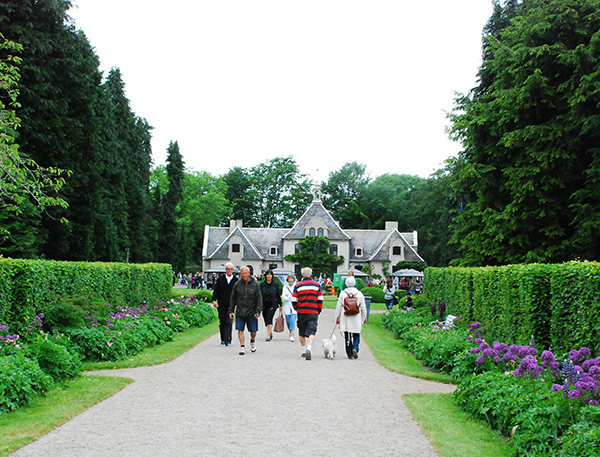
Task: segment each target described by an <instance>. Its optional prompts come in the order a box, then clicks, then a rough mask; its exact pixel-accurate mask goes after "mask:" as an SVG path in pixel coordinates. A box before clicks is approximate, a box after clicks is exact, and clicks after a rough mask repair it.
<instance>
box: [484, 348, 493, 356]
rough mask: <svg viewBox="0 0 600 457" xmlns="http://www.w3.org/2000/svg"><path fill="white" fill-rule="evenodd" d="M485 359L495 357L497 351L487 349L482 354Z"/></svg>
mask: <svg viewBox="0 0 600 457" xmlns="http://www.w3.org/2000/svg"><path fill="white" fill-rule="evenodd" d="M482 354H483V355H484V356H485V357H493V356H495V355H496V351H494V350H493V349H490V348H487V349H484V350H483V353H482Z"/></svg>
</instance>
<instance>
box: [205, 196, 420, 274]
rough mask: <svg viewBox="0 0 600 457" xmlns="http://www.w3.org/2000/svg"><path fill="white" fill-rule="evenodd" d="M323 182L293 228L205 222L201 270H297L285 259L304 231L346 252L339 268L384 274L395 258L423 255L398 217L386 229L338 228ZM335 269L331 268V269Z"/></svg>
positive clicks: (336, 250)
mask: <svg viewBox="0 0 600 457" xmlns="http://www.w3.org/2000/svg"><path fill="white" fill-rule="evenodd" d="M321 195H322V193H321V188H320V186H318V185H315V186H314V187H313V201H312V203H311V204H310V205H309V207H308V208H307V209H306V211H305V212H304V214H302V216H301V217H300V219H298V221H297V222H296V223H295V224H294V226H293V227H292V228H251V227H244V226H243V221H241V220H232V221H230V224H229V227H210V226H208V225H207V226H206V227H205V231H204V247H203V251H202V259H203V268H204V271H207V270H210V269H214V268H218V267H220V266H222V265H224V264H225V263H227V262H232V263H233V265H235V266H236V267H237V268H241V267H243V266H249V267H251V269H252V270H253V272H254V274H257V275H260V274H261V273H264V272H265V271H266V270H268V269H275V268H284V269H287V270H290V271H294V272H296V274H298V273H299V271H300V269H301V268H302V267H304V266H305V265H298V264H295V263H294V262H289V261H287V260H285V256H287V255H288V254H294V253H296V252H298V251H299V248H300V245H299V242H300V240H302V239H303V238H305V237H307V236H324V237H325V238H327V239H328V240H329V242H330V243H331V244H330V253H331V254H334V255H341V256H343V257H344V263H343V264H341V265H340V266H338V267H337V272H339V271H343V270H349V269H352V268H356V269H361V268H362V267H363V266H364V265H365V264H371V265H373V273H376V274H380V275H382V276H383V270H384V268H385V269H387V270H388V274H390V273H392V272H393V271H395V269H394V266H395V265H396V263H397V262H399V261H401V260H403V261H418V262H422V261H423V259H422V258H421V256H419V254H418V253H417V248H418V238H417V232H416V231H415V232H408V233H401V232H399V231H398V222H386V224H385V230H350V229H342V227H340V225H339V223H338V222H337V221H335V220H334V219H333V217H332V216H331V214H330V213H329V211H327V209H326V208H325V207H324V206H323V202H322V200H321ZM334 273H335V272H334Z"/></svg>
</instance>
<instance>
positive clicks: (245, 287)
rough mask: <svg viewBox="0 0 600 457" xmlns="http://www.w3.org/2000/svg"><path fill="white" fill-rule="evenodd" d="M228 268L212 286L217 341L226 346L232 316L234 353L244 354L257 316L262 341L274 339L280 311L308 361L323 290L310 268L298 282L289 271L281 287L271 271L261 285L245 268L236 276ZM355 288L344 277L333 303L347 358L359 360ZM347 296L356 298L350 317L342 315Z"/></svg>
mask: <svg viewBox="0 0 600 457" xmlns="http://www.w3.org/2000/svg"><path fill="white" fill-rule="evenodd" d="M233 271H234V267H233V264H232V263H227V265H226V266H225V274H223V275H221V276H220V277H219V278H218V279H217V281H216V282H215V286H214V288H213V305H214V306H215V307H216V308H217V309H218V312H219V323H220V324H219V330H220V334H221V345H223V346H226V347H231V345H232V330H233V322H234V317H235V328H236V330H237V332H238V339H239V342H240V350H239V354H240V355H245V354H246V344H245V343H246V341H245V330H246V329H247V330H248V332H249V333H250V352H256V349H257V348H256V335H257V332H258V319H259V317H260V315H261V314H262V315H263V319H264V323H265V326H266V329H267V337H266V342H270V341H271V340H272V339H273V318H274V315H275V313H276V312H277V310H279V312H281V313H283V315H284V316H285V321H286V324H287V328H288V331H289V341H290V342H292V343H293V342H295V339H294V333H295V330H296V327H298V337H299V340H300V345H301V346H302V353H301V356H302V357H303V358H305V359H306V360H311V359H312V353H313V344H314V340H315V335H316V333H317V327H318V320H319V315H320V314H321V311H322V310H323V288H322V286H321V284H319V282H318V281H315V280H314V279H312V269H311V268H309V267H305V268H303V269H302V280H301V281H299V282H296V278H295V276H294V275H288V277H287V278H286V283H285V284H284V285H283V290H281V289H280V287H279V283H278V282H277V281H275V280H274V277H273V271H271V270H267V272H266V273H265V280H264V281H263V282H261V283H260V285H259V284H258V283H257V282H256V280H255V279H254V278H253V277H252V276H251V275H250V270H249V269H248V268H247V267H243V268H241V269H240V277H241V278H238V277H236V276H235V275H234V274H233ZM355 286H356V282H355V280H354V278H348V279H347V281H346V288H345V289H344V291H342V292H341V293H340V296H339V299H338V304H337V307H336V323H337V324H339V326H340V330H341V331H342V332H343V333H344V336H345V340H346V354H347V356H348V358H350V359H356V358H358V352H359V344H360V332H361V328H362V324H363V323H364V322H365V321H366V318H367V308H366V304H365V299H364V296H363V295H362V293H361V292H360V291H359V290H358V289H356V288H355ZM350 295H351V296H353V297H356V298H357V302H358V306H359V309H360V312H358V313H357V314H354V315H346V314H345V313H344V300H345V298H346V297H348V296H350Z"/></svg>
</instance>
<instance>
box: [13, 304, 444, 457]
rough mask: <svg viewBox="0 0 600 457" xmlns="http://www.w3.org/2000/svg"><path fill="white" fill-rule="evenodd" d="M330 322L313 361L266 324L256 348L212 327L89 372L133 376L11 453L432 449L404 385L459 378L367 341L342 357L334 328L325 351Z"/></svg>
mask: <svg viewBox="0 0 600 457" xmlns="http://www.w3.org/2000/svg"><path fill="white" fill-rule="evenodd" d="M333 325H334V312H333V310H324V311H323V313H322V315H321V317H320V319H319V332H318V334H317V340H316V341H318V344H315V348H313V360H311V361H310V362H309V361H306V360H304V359H303V358H301V357H300V352H301V350H300V344H299V343H298V341H297V340H296V342H295V343H291V342H289V341H288V340H287V331H286V332H284V333H282V334H275V337H274V338H273V341H271V342H269V343H267V342H265V335H266V332H265V330H264V326H262V323H261V328H260V329H259V333H258V336H257V342H258V350H257V352H256V353H250V351H247V353H246V355H244V356H240V355H238V346H237V345H234V347H233V348H225V347H222V346H221V345H220V339H219V337H218V335H215V336H213V337H211V338H209V339H208V340H206V341H205V342H204V343H202V344H200V345H198V346H196V347H195V348H194V349H192V350H190V351H188V352H187V353H185V354H183V355H182V356H181V357H179V358H177V359H176V360H174V361H173V362H170V363H167V364H164V365H159V366H155V367H144V368H134V369H125V370H113V371H100V372H94V373H93V374H102V375H109V376H123V377H129V378H133V379H135V383H133V384H131V385H129V386H128V387H126V388H125V389H123V390H122V391H120V392H118V393H117V394H116V395H114V396H112V397H111V398H108V399H107V400H105V401H103V402H101V403H99V404H98V405H96V406H94V407H92V408H90V409H89V410H88V411H86V412H84V413H82V414H80V415H79V416H77V417H75V418H74V419H73V420H71V421H70V422H68V423H66V424H64V425H63V426H61V427H59V428H58V429H56V430H54V431H53V432H51V433H49V434H48V435H46V436H44V437H42V438H40V439H39V440H38V441H36V442H34V443H32V444H30V445H28V446H26V447H24V448H22V449H20V450H19V451H17V452H15V453H14V454H12V455H14V456H36V457H37V456H40V455H42V456H45V457H50V456H61V457H65V456H77V457H79V456H108V455H110V456H171V455H172V456H237V455H245V456H260V457H264V456H270V455H272V456H275V457H277V456H286V457H288V456H289V457H292V456H300V455H302V456H305V455H312V456H327V457H332V456H338V455H347V456H415V457H417V456H418V457H429V456H437V455H438V454H437V453H436V451H435V449H434V448H433V446H432V445H431V443H430V442H429V441H428V440H427V438H426V437H425V435H424V434H423V432H422V430H421V428H420V427H419V426H418V424H417V422H416V421H415V419H414V418H413V416H412V415H411V414H410V412H409V411H408V409H407V408H406V406H405V405H404V403H403V402H402V400H401V398H400V396H401V395H403V394H406V393H414V392H451V391H453V390H454V386H451V385H445V384H438V383H434V382H428V381H422V380H419V379H414V378H409V377H406V376H402V375H398V374H395V373H392V372H390V371H388V370H386V369H385V368H383V367H381V366H380V365H379V364H378V363H377V361H376V360H375V358H374V357H373V355H372V354H371V352H370V351H369V349H368V347H367V344H365V341H362V342H361V351H360V356H359V358H358V359H357V360H348V359H347V358H346V356H345V353H344V351H343V346H342V345H341V344H340V342H341V341H343V340H342V338H341V337H340V336H339V332H338V333H337V337H338V354H337V357H336V359H335V360H333V361H330V360H327V359H325V358H324V357H323V352H322V350H321V347H320V346H321V345H320V341H321V339H322V338H327V337H329V335H330V334H331V331H332V329H333ZM234 333H235V331H234ZM234 340H237V335H234ZM342 344H343V343H342ZM248 348H249V344H248Z"/></svg>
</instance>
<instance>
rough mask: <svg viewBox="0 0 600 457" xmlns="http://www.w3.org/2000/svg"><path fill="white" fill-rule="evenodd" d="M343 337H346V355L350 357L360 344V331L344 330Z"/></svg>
mask: <svg viewBox="0 0 600 457" xmlns="http://www.w3.org/2000/svg"><path fill="white" fill-rule="evenodd" d="M344 338H345V339H346V355H347V356H348V358H349V359H351V358H352V352H353V351H354V349H356V350H357V351H358V345H359V344H360V333H350V332H344Z"/></svg>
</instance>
